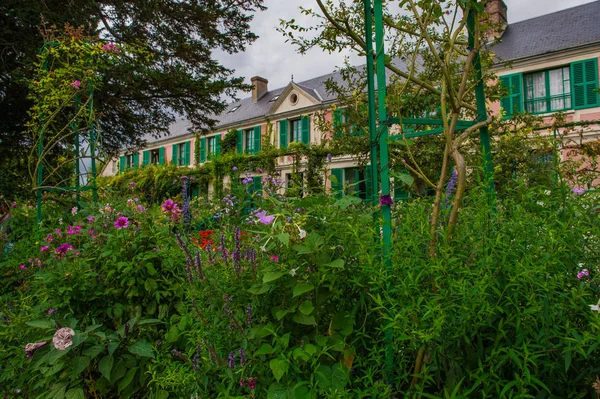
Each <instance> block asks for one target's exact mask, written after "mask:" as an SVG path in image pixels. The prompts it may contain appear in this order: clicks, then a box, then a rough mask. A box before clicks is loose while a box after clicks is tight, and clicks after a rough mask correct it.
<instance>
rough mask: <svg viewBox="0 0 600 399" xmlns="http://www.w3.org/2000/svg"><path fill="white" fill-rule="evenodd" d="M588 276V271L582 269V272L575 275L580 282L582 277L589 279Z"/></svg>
mask: <svg viewBox="0 0 600 399" xmlns="http://www.w3.org/2000/svg"><path fill="white" fill-rule="evenodd" d="M589 275H590V272H589V271H588V269H583V270H582V271H580V272H578V273H577V278H578V279H579V280H581V279H582V278H584V277H589Z"/></svg>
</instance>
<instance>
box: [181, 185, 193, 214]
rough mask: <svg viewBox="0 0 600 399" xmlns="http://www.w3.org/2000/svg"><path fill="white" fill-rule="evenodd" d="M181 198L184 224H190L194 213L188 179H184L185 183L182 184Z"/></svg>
mask: <svg viewBox="0 0 600 399" xmlns="http://www.w3.org/2000/svg"><path fill="white" fill-rule="evenodd" d="M181 197H182V198H183V209H182V212H183V223H185V224H189V223H190V222H191V221H192V211H191V210H190V197H189V195H188V181H187V179H184V180H183V183H181Z"/></svg>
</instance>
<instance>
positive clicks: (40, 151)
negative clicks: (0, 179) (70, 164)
mask: <svg viewBox="0 0 600 399" xmlns="http://www.w3.org/2000/svg"><path fill="white" fill-rule="evenodd" d="M57 44H58V43H56V42H46V43H44V46H43V47H42V49H41V52H42V53H43V54H46V53H47V49H48V47H52V46H56V45H57ZM42 68H43V70H44V72H45V73H47V72H48V58H47V54H46V58H45V60H44V62H43V64H42ZM87 89H88V105H87V106H88V109H87V112H88V120H89V121H90V124H89V126H88V131H89V145H90V148H89V156H88V155H86V156H83V157H82V156H81V154H80V137H79V129H78V127H77V125H76V124H75V123H73V122H71V124H70V127H71V129H72V130H73V133H74V134H75V138H74V144H75V153H76V156H75V160H74V162H75V186H74V187H73V186H59V187H43V186H42V184H43V182H44V169H43V157H44V128H45V116H44V115H42V116H41V124H40V129H39V137H38V148H37V156H38V162H37V166H36V168H37V170H36V173H35V174H36V183H37V184H36V188H35V190H36V199H37V213H36V220H37V224H38V225H39V224H40V223H41V221H42V205H43V201H42V200H43V195H44V192H49V191H63V192H74V193H75V203H76V207H77V209H80V207H81V192H83V191H90V190H91V191H92V196H93V200H94V201H95V202H96V201H98V190H97V185H96V178H97V171H96V140H97V139H98V134H97V133H98V132H97V129H96V126H95V123H94V119H93V118H92V116H93V114H94V101H93V96H94V90H93V87H92V85H90V84H88V88H87ZM79 106H80V105H79V95H76V96H75V109H76V113H77V110H79ZM85 158H90V160H91V165H90V167H91V185H89V183H90V182H89V180H88V185H87V186H84V187H82V186H81V184H80V178H81V170H80V166H79V164H80V161H81V160H82V159H85Z"/></svg>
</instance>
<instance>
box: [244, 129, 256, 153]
mask: <svg viewBox="0 0 600 399" xmlns="http://www.w3.org/2000/svg"><path fill="white" fill-rule="evenodd" d="M254 150H255V149H254V128H250V129H244V154H253V153H254Z"/></svg>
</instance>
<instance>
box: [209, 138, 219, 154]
mask: <svg viewBox="0 0 600 399" xmlns="http://www.w3.org/2000/svg"><path fill="white" fill-rule="evenodd" d="M207 145H208V157H209V158H210V157H212V156H215V155H217V139H216V137H215V136H212V137H208V138H207Z"/></svg>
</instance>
